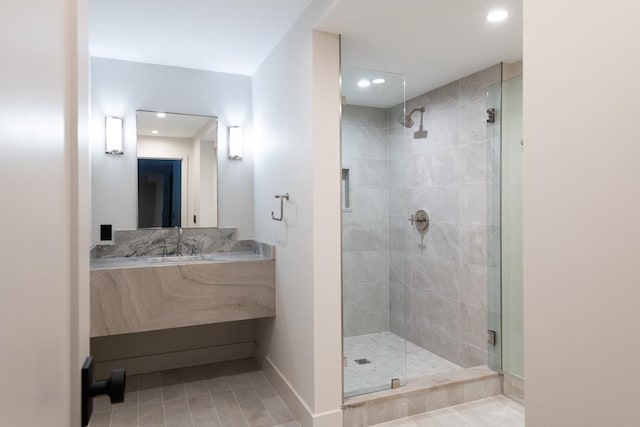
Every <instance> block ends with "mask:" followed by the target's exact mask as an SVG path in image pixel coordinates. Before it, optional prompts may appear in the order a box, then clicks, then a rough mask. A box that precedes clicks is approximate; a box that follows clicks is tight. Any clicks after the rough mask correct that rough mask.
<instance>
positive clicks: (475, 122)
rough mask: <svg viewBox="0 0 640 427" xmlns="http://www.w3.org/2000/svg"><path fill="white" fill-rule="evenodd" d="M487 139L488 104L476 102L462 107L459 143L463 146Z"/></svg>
mask: <svg viewBox="0 0 640 427" xmlns="http://www.w3.org/2000/svg"><path fill="white" fill-rule="evenodd" d="M485 139H487V103H486V101H480V102H474V103H470V104H465V105H461V106H460V129H459V141H460V143H461V144H465V143H470V142H478V141H483V140H485Z"/></svg>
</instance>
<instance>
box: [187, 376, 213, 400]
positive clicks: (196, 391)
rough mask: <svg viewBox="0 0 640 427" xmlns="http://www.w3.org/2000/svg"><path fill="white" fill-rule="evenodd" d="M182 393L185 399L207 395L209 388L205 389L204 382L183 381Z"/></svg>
mask: <svg viewBox="0 0 640 427" xmlns="http://www.w3.org/2000/svg"><path fill="white" fill-rule="evenodd" d="M184 391H185V393H186V395H187V398H191V397H197V396H201V395H204V394H209V388H208V387H207V382H206V381H205V380H197V381H185V383H184Z"/></svg>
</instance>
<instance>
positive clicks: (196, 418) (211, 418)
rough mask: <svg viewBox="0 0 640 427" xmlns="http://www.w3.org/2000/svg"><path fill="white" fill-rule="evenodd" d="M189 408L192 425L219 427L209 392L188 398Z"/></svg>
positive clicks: (218, 420)
mask: <svg viewBox="0 0 640 427" xmlns="http://www.w3.org/2000/svg"><path fill="white" fill-rule="evenodd" d="M189 410H190V411H191V418H192V420H193V426H194V427H219V426H220V419H219V418H218V414H217V412H216V410H215V408H214V407H213V401H212V400H211V397H210V396H209V394H208V393H207V394H205V395H201V396H197V397H191V398H189Z"/></svg>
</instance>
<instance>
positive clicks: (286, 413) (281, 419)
mask: <svg viewBox="0 0 640 427" xmlns="http://www.w3.org/2000/svg"><path fill="white" fill-rule="evenodd" d="M255 389H256V393H257V394H258V397H260V400H262V403H263V404H264V406H265V407H266V408H267V410H268V411H269V413H270V414H271V417H272V418H273V420H274V421H275V422H276V423H277V424H285V423H289V422H292V421H295V420H296V417H295V416H294V415H293V413H292V412H291V410H290V409H289V407H288V406H287V405H286V404H285V403H284V400H282V397H280V395H279V394H278V393H277V392H276V391H275V389H274V388H273V387H272V386H271V384H268V383H267V384H262V385H259V386H256V387H255Z"/></svg>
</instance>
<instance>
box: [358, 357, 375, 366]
mask: <svg viewBox="0 0 640 427" xmlns="http://www.w3.org/2000/svg"><path fill="white" fill-rule="evenodd" d="M354 362H356V363H357V364H358V365H366V364H368V363H371V360H369V359H367V358H364V359H356V360H354Z"/></svg>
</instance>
